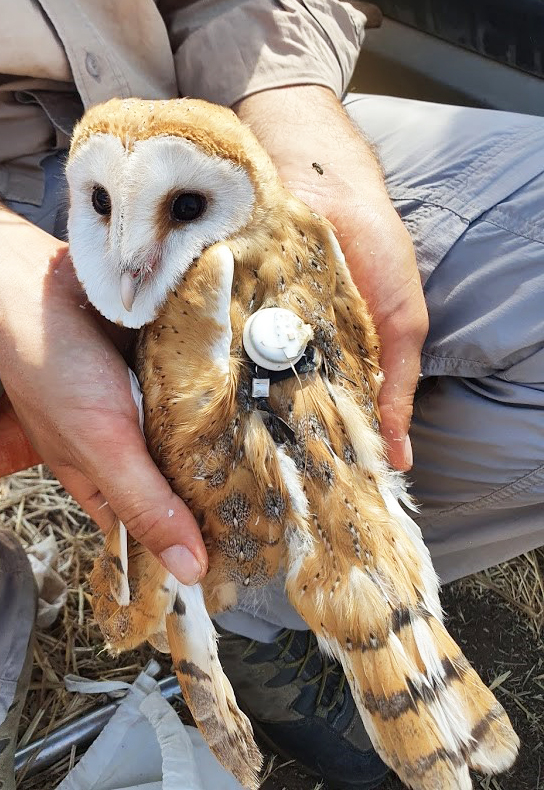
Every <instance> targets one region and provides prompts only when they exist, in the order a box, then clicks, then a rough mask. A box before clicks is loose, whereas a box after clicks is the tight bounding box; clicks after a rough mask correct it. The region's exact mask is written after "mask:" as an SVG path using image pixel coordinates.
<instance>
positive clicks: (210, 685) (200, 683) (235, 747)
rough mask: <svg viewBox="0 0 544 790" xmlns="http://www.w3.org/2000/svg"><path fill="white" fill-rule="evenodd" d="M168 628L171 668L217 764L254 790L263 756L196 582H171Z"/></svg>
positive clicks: (167, 618) (250, 789)
mask: <svg viewBox="0 0 544 790" xmlns="http://www.w3.org/2000/svg"><path fill="white" fill-rule="evenodd" d="M166 630H167V634H168V641H169V644H170V652H171V654H172V660H173V663H174V669H175V671H176V675H177V678H178V681H179V684H180V686H181V689H182V691H183V696H184V698H185V701H186V702H187V705H188V706H189V709H190V711H191V713H192V715H193V718H194V720H195V723H196V724H197V726H198V728H199V730H200V731H201V732H202V734H203V736H204V738H205V740H206V742H207V743H208V745H209V747H210V749H211V750H212V751H213V753H214V754H215V756H216V757H217V759H218V760H219V762H220V763H221V764H222V765H223V766H224V767H225V768H226V769H227V770H229V771H231V773H232V774H234V776H235V777H236V778H237V779H238V781H239V782H240V783H241V784H242V785H243V786H244V787H246V788H248V789H249V790H257V787H258V774H259V771H260V770H261V766H262V756H261V753H260V751H259V749H258V748H257V746H256V744H255V741H254V738H253V731H252V728H251V724H250V722H249V720H248V718H247V717H246V716H245V714H244V713H242V712H241V711H240V709H239V708H238V705H237V702H236V698H235V696H234V692H233V690H232V686H231V684H230V682H229V680H228V678H227V677H226V675H225V674H224V672H223V669H222V667H221V664H220V661H219V656H218V653H217V635H216V632H215V628H214V626H213V623H212V621H211V620H210V617H209V615H208V612H207V610H206V607H205V605H204V597H203V594H202V588H201V587H200V585H195V586H194V587H186V586H184V585H181V584H179V583H175V586H174V587H173V594H172V599H171V604H170V606H169V611H168V610H167V615H166Z"/></svg>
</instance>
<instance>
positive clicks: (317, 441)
mask: <svg viewBox="0 0 544 790" xmlns="http://www.w3.org/2000/svg"><path fill="white" fill-rule="evenodd" d="M67 177H68V182H69V190H70V212H69V241H70V251H71V255H72V259H73V263H74V267H75V270H76V273H77V276H78V278H79V280H80V282H81V283H82V285H83V287H84V288H85V290H86V292H87V295H88V297H89V300H90V301H91V302H92V303H93V305H94V306H95V307H96V308H97V309H98V310H99V311H100V312H101V313H102V314H103V315H104V316H105V317H106V318H108V319H110V320H111V321H116V322H118V323H120V324H122V325H124V326H127V327H134V328H141V332H140V336H139V346H138V353H137V365H136V372H137V376H138V379H139V382H140V385H141V388H142V392H143V399H144V412H145V436H146V440H147V443H148V446H149V450H150V452H151V454H152V455H153V457H154V459H155V461H156V463H157V464H158V466H159V468H160V469H161V471H162V472H163V474H164V475H165V477H166V478H167V479H168V480H169V482H170V483H171V485H172V488H173V489H174V491H176V493H177V494H179V495H180V496H181V497H183V499H184V500H185V501H186V502H187V503H188V505H189V506H190V508H191V509H192V511H193V513H194V515H195V517H196V519H197V520H198V522H199V524H200V525H201V528H202V532H203V536H204V539H205V542H206V545H207V549H208V553H209V572H208V574H207V576H206V577H205V579H204V580H203V581H202V583H201V584H200V585H196V586H194V587H185V586H183V585H181V584H180V583H178V582H177V581H176V580H175V579H174V578H173V577H172V576H171V575H170V574H169V573H168V572H167V571H166V570H165V568H164V567H163V566H162V565H161V563H160V562H159V561H158V560H157V559H156V558H155V557H153V556H152V555H151V554H150V553H149V552H148V551H147V550H145V549H144V548H143V547H142V546H141V545H139V544H137V543H136V542H135V541H133V540H132V539H130V537H128V536H127V533H126V530H125V529H124V527H123V525H122V524H120V525H119V526H118V528H116V529H115V530H112V531H111V532H110V533H109V535H108V537H107V539H106V544H105V548H104V552H103V554H102V556H101V557H100V558H99V559H98V560H97V562H96V564H95V568H94V571H93V575H92V579H91V585H92V588H93V592H94V610H95V615H96V617H97V620H98V621H99V623H100V625H101V627H102V630H103V632H104V634H105V636H106V638H107V640H108V642H109V644H110V645H111V646H112V648H114V649H117V650H122V649H126V648H130V647H133V646H135V645H137V644H139V643H141V642H142V641H144V640H148V641H149V642H150V643H151V644H153V645H155V646H156V647H158V648H159V649H161V650H165V651H168V650H169V651H170V652H171V654H172V657H173V662H174V667H175V670H176V672H177V675H178V678H179V682H180V684H181V687H182V689H183V692H184V696H185V698H186V701H187V703H188V705H189V707H190V709H191V711H192V713H193V716H194V719H195V722H196V723H197V725H198V726H199V727H200V729H201V731H202V732H203V734H204V736H205V738H206V739H207V740H208V743H209V744H210V746H211V748H212V749H213V751H214V752H215V754H216V756H217V757H218V759H219V760H220V761H221V762H222V763H223V765H225V766H226V767H227V768H228V769H230V770H231V771H232V772H233V773H234V775H235V776H236V777H237V778H238V779H239V780H240V782H241V783H242V784H243V785H244V786H246V787H248V788H255V787H256V786H257V774H258V771H259V768H260V765H261V757H260V753H259V750H258V748H257V746H256V745H255V742H254V740H253V735H252V731H251V726H250V724H249V721H248V720H247V718H246V717H245V715H244V714H243V713H242V712H241V711H240V710H239V708H238V706H237V703H236V699H235V696H234V693H233V690H232V688H231V686H230V683H229V681H228V679H227V678H226V676H225V675H224V673H223V671H222V668H221V665H220V662H219V658H218V653H217V646H216V635H215V631H214V627H213V624H212V621H211V619H210V616H213V615H214V614H216V613H218V612H221V611H224V610H225V609H228V608H229V607H234V606H235V605H236V602H237V598H238V595H239V593H240V591H244V589H245V588H252V587H257V588H258V587H260V586H262V585H264V584H266V583H267V582H268V581H269V580H270V579H271V578H273V577H275V576H276V574H278V573H280V572H281V573H283V574H284V575H285V588H286V592H287V595H288V597H289V600H290V601H291V603H292V604H293V606H294V607H295V609H296V610H297V612H299V614H300V615H301V616H302V617H303V618H304V620H305V621H306V623H307V624H308V626H309V628H311V629H312V631H313V632H314V633H315V634H316V636H317V639H318V641H319V644H320V647H321V648H322V650H324V651H326V652H327V653H328V654H330V655H332V656H334V657H335V658H336V659H337V660H338V661H339V662H340V664H341V665H342V667H343V669H344V672H345V674H346V677H347V679H348V682H349V684H350V687H351V690H352V693H353V696H354V699H355V701H356V704H357V707H358V710H359V712H360V715H361V717H362V720H363V723H364V725H365V727H366V729H367V731H368V734H369V736H370V738H371V740H372V743H373V744H374V747H375V748H376V750H377V752H378V753H379V755H380V756H381V757H382V759H383V760H384V761H385V762H386V763H387V764H388V765H390V766H391V767H392V768H393V769H394V770H395V771H396V772H397V774H398V775H399V776H400V778H401V779H402V780H403V781H404V782H405V784H406V785H408V787H411V788H413V789H414V790H437V788H440V790H467V788H470V787H472V783H471V779H470V776H469V768H474V769H477V770H480V771H483V772H484V773H495V772H498V771H503V770H505V769H506V768H508V767H509V766H510V765H511V764H512V763H513V761H514V759H515V756H516V753H517V749H518V739H517V736H516V735H515V733H514V732H513V730H512V727H511V724H510V722H509V719H508V717H507V715H506V713H505V711H504V710H503V708H502V707H501V705H500V704H499V703H498V702H497V701H496V699H495V698H494V696H493V694H492V693H491V692H490V691H489V690H488V689H487V688H486V687H485V686H484V684H483V683H482V681H481V680H480V678H479V677H478V675H477V674H476V672H475V671H474V670H473V669H472V667H471V666H470V665H469V663H468V662H467V660H466V659H465V658H464V656H463V654H462V652H461V650H460V649H459V647H458V646H457V645H456V644H455V642H454V641H453V640H452V638H451V637H450V636H449V635H448V633H447V631H446V629H445V627H444V625H443V619H442V610H441V606H440V602H439V596H438V581H437V577H436V575H435V573H434V570H433V567H432V564H431V560H430V556H429V553H428V551H427V549H426V547H425V545H424V543H423V540H422V536H421V532H420V530H419V528H418V526H417V525H416V523H415V522H414V521H413V520H412V519H411V518H410V516H409V515H408V514H407V512H408V511H407V507H409V506H410V501H409V498H408V497H407V495H406V493H405V489H404V486H403V481H402V479H401V476H400V475H398V474H396V473H394V472H392V471H391V470H390V469H389V468H388V466H387V462H386V456H385V453H384V448H383V446H382V442H381V440H380V436H379V412H378V406H377V396H378V392H379V386H380V380H381V374H380V369H379V342H378V337H377V335H376V332H375V329H374V327H373V325H372V321H371V318H370V315H369V313H368V310H367V307H366V305H365V302H364V301H363V299H362V298H361V296H360V295H359V293H358V291H357V289H356V288H355V286H354V284H353V282H352V279H351V276H350V273H349V270H348V268H347V266H346V262H345V259H344V256H343V254H342V251H341V249H340V245H339V243H338V241H337V239H336V237H335V234H334V229H333V227H332V226H331V225H330V224H329V223H328V222H327V221H326V220H324V219H322V218H321V217H319V216H317V215H316V214H314V213H312V212H311V211H310V209H309V208H308V207H307V206H306V205H304V204H303V203H301V202H300V201H299V200H297V199H296V198H295V197H293V196H292V195H291V194H289V192H288V191H286V189H285V188H284V187H283V186H282V184H281V182H280V180H279V177H278V175H277V172H276V171H275V169H274V166H273V164H272V162H271V160H270V159H269V158H268V156H267V155H266V153H265V152H264V151H263V150H262V149H261V147H260V146H259V144H258V142H257V140H256V139H255V137H254V136H253V135H252V133H251V132H250V130H249V129H248V128H246V127H245V126H244V125H243V124H241V123H240V122H239V121H238V119H237V118H236V116H235V115H234V113H232V112H231V111H230V110H227V109H225V108H220V107H216V106H213V105H210V104H207V103H205V102H201V101H193V100H172V101H159V102H149V101H142V100H139V99H134V100H128V101H123V100H112V101H110V102H108V103H106V104H104V105H101V106H97V107H94V108H92V109H91V110H89V111H88V112H87V114H86V115H85V116H84V117H83V119H82V121H81V122H80V123H79V125H78V126H77V127H76V129H75V131H74V135H73V139H72V144H71V149H70V155H69V161H68V165H67ZM401 503H402V504H403V505H404V506H405V507H402V506H401Z"/></svg>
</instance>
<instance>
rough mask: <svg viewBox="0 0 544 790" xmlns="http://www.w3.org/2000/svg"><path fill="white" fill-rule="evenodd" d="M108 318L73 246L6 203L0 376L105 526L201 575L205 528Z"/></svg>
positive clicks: (43, 447) (53, 461)
mask: <svg viewBox="0 0 544 790" xmlns="http://www.w3.org/2000/svg"><path fill="white" fill-rule="evenodd" d="M104 324H105V322H103V321H101V319H100V318H99V317H98V316H97V314H96V313H95V312H94V310H93V309H92V308H91V307H90V306H89V305H88V303H86V299H85V297H84V295H83V293H82V291H81V289H80V287H79V285H78V283H77V280H76V278H75V276H74V273H73V269H72V265H71V261H70V258H69V256H68V248H67V245H66V244H63V243H62V242H59V241H58V240H57V239H54V238H53V237H51V236H49V235H48V234H47V233H44V232H43V231H41V230H39V229H38V228H36V227H34V226H33V225H31V224H30V223H28V222H26V221H25V220H24V219H22V218H21V217H18V216H17V215H16V214H13V213H11V212H9V211H8V210H7V209H3V208H2V207H0V348H1V349H2V352H1V354H0V379H1V380H2V383H3V384H4V387H5V389H6V392H7V394H8V396H9V398H10V400H11V402H12V404H13V406H14V408H15V411H16V413H17V416H18V418H19V420H20V421H21V423H22V425H23V427H24V428H25V431H26V433H27V434H28V436H29V437H30V439H31V441H32V443H33V445H34V447H35V448H36V450H37V451H38V453H39V454H40V456H41V457H42V458H43V460H44V461H45V462H46V463H47V464H48V466H49V467H50V468H51V469H52V471H53V472H54V473H55V475H56V476H57V477H58V479H59V480H60V481H61V483H62V484H63V485H64V486H65V488H66V490H67V491H69V493H70V494H72V496H73V497H74V498H75V499H76V500H77V501H78V502H79V504H80V505H81V506H82V507H83V509H84V510H85V511H86V512H87V513H88V514H89V515H90V516H91V517H92V518H93V519H94V520H95V521H96V522H97V524H98V525H99V526H100V527H101V528H102V529H103V531H104V532H108V531H109V530H110V529H111V528H112V526H113V525H114V523H115V521H116V518H119V519H120V520H121V521H122V522H123V523H124V524H125V526H126V527H127V529H128V530H129V532H130V533H131V535H132V536H133V537H134V538H135V539H136V540H138V541H139V542H140V543H142V544H143V545H144V546H146V547H147V548H148V549H149V550H150V551H152V552H153V554H156V555H157V556H158V557H159V559H161V561H162V562H163V564H164V565H165V566H166V567H167V568H168V570H170V571H171V572H172V573H173V574H174V575H175V576H176V577H177V578H178V579H179V580H180V581H182V582H184V583H186V584H193V583H195V582H196V581H197V580H198V579H199V578H200V577H201V576H202V575H203V574H204V573H205V571H206V567H207V557H206V550H205V548H204V544H203V541H202V537H201V534H200V530H199V528H198V526H197V524H196V522H195V520H194V518H193V516H192V515H191V513H190V512H189V510H188V508H187V507H186V505H185V504H184V502H183V501H182V500H181V499H180V498H179V497H178V496H176V495H175V494H174V493H173V491H172V490H171V489H170V486H169V485H168V483H167V482H166V480H165V479H164V477H163V476H162V475H161V474H160V472H159V470H158V469H157V467H156V466H155V464H154V463H153V461H152V459H151V457H150V456H149V454H148V452H147V449H146V446H145V441H144V438H143V436H142V434H141V432H140V429H139V425H138V414H137V410H136V407H135V405H134V403H133V400H132V397H131V392H130V383H129V377H128V371H127V366H126V363H125V362H124V360H123V357H122V356H121V354H120V353H119V352H118V350H117V348H116V346H115V345H114V343H113V342H112V340H111V339H110V337H108V336H107V335H106V333H105V331H104V328H103V327H104ZM113 329H114V330H115V328H113Z"/></svg>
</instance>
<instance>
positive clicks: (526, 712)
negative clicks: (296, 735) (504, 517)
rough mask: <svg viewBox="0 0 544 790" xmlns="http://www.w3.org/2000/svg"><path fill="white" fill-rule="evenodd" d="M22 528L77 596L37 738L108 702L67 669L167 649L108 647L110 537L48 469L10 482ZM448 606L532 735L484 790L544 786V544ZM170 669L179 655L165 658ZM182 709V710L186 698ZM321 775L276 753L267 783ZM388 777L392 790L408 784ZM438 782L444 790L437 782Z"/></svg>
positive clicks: (46, 689) (3, 515) (10, 520)
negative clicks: (104, 560)
mask: <svg viewBox="0 0 544 790" xmlns="http://www.w3.org/2000/svg"><path fill="white" fill-rule="evenodd" d="M3 527H4V528H9V529H13V530H15V532H16V533H17V534H18V535H19V537H20V538H21V540H22V542H23V543H24V544H26V545H29V544H32V543H36V542H38V541H39V540H41V539H42V538H44V537H46V536H47V535H49V534H50V533H52V534H54V535H55V538H56V540H57V544H58V548H59V562H58V567H59V572H60V574H61V576H62V577H63V578H64V579H65V581H66V583H67V585H68V600H67V603H66V606H65V607H64V608H63V611H62V612H61V614H60V616H59V618H58V619H57V622H56V623H55V624H54V625H53V626H52V627H50V628H48V629H46V630H43V631H39V632H38V634H37V643H36V647H35V651H34V662H35V667H34V673H33V678H32V684H31V689H30V692H29V695H28V698H27V704H26V707H25V711H24V715H23V719H22V723H21V730H20V739H21V743H22V744H23V745H24V744H27V743H29V742H31V741H33V740H35V739H36V738H38V737H40V736H43V735H44V734H46V733H48V732H50V731H51V730H52V729H54V728H55V727H58V726H59V725H61V724H63V723H66V722H67V721H69V720H71V719H73V718H74V717H75V716H77V715H80V714H81V713H82V712H84V711H86V710H88V709H90V708H92V707H94V706H96V705H97V703H98V702H100V700H97V699H96V698H95V699H88V698H86V697H82V696H79V695H73V694H69V693H68V692H66V691H65V690H64V684H63V677H64V675H65V674H66V673H74V674H80V675H82V676H84V677H87V678H92V679H95V678H96V679H106V678H107V679H112V678H115V679H119V680H121V679H122V680H128V681H132V680H133V679H134V678H135V677H136V675H137V674H138V672H139V671H140V670H141V668H142V667H143V666H144V665H145V663H146V662H147V660H148V659H149V658H150V657H151V656H152V655H153V656H154V657H157V654H156V653H155V652H153V651H151V649H150V648H147V647H146V648H141V649H140V650H138V651H134V652H132V653H129V654H125V655H123V656H122V657H121V658H119V659H112V658H111V657H110V656H109V655H108V654H107V653H105V652H104V650H103V640H102V638H101V635H100V633H99V631H98V629H97V627H96V625H95V624H94V623H93V621H92V612H91V608H90V604H89V599H88V588H87V579H88V574H89V571H90V568H91V565H92V561H93V559H94V557H95V556H96V554H97V552H98V550H99V545H100V537H99V536H98V534H97V530H96V527H95V526H94V525H93V524H92V522H90V520H89V519H88V518H87V517H86V516H85V515H84V514H83V513H82V512H81V511H80V510H79V508H78V507H77V505H75V503H74V502H73V501H72V500H71V499H70V498H69V497H68V496H67V495H66V494H65V492H64V491H63V490H62V488H61V486H60V484H59V483H58V482H57V481H56V480H54V479H53V478H52V477H51V476H50V475H49V474H48V472H47V470H45V469H44V468H42V467H36V469H34V470H31V471H28V472H25V473H20V474H19V475H14V476H12V477H9V478H4V479H3V480H0V528H3ZM443 605H444V609H445V611H446V614H447V618H448V624H449V628H450V631H451V633H452V635H453V636H454V637H455V638H456V639H457V641H458V642H459V644H460V645H461V646H462V648H463V650H464V652H465V654H466V656H467V658H469V659H470V660H471V661H472V662H473V664H474V665H475V667H476V669H477V670H478V671H479V672H480V674H481V675H482V677H483V678H484V680H485V681H486V682H487V683H488V684H489V685H491V686H492V687H493V689H494V691H495V694H496V695H497V697H498V698H499V700H500V701H501V702H502V704H503V705H504V707H505V708H506V710H507V711H508V713H509V715H510V717H511V718H512V721H513V723H514V726H515V728H516V730H517V732H518V734H519V736H520V740H521V743H522V748H521V753H520V756H519V759H518V761H517V763H516V765H515V767H514V768H513V769H512V771H511V772H510V773H509V774H508V775H503V776H500V777H498V778H489V777H487V778H485V779H484V778H481V777H476V776H475V777H474V779H475V781H474V784H475V787H477V788H478V787H481V788H484V790H544V696H543V695H544V639H543V633H542V626H543V624H544V551H542V550H540V551H538V552H532V553H531V554H530V555H526V556H525V557H523V558H520V559H517V560H514V561H512V562H511V563H506V564H504V565H502V566H497V567H496V568H494V569H491V570H490V571H488V572H486V573H485V574H479V575H478V576H475V577H468V578H466V579H463V580H461V581H460V582H455V583H454V584H452V585H449V586H448V587H447V588H445V590H444V592H443ZM162 667H163V672H164V674H165V675H166V674H169V673H170V666H169V662H168V660H167V659H166V658H163V659H162ZM103 701H104V700H103ZM178 707H179V709H180V710H182V706H181V703H178ZM77 758H78V753H77V752H76V750H75V749H73V750H72V752H71V753H70V754H68V755H66V756H65V757H63V758H62V759H61V760H59V761H58V762H57V763H56V764H55V765H53V766H51V767H49V768H48V769H46V770H44V771H42V772H41V773H38V774H36V775H34V776H30V775H28V774H27V772H25V771H24V770H23V771H22V772H20V774H19V776H18V785H17V786H18V788H19V790H53V788H54V787H56V785H57V784H58V782H59V781H60V779H61V778H63V777H64V776H65V774H66V772H67V769H68V768H69V767H70V766H71V765H73V764H74V762H75V761H76V760H77ZM318 786H319V784H318V782H317V781H316V780H315V778H311V777H308V776H306V775H305V774H304V773H303V772H302V771H301V770H299V769H298V768H297V766H296V765H295V764H293V763H289V764H284V765H282V760H281V759H279V758H272V757H271V756H269V759H268V765H267V769H266V770H265V772H264V776H263V784H262V788H263V790H317V787H318ZM402 787H403V785H402V784H401V783H400V782H399V781H398V780H396V779H394V778H390V779H388V780H387V781H386V782H385V784H384V785H382V788H383V790H402ZM436 790H440V788H437V789H436Z"/></svg>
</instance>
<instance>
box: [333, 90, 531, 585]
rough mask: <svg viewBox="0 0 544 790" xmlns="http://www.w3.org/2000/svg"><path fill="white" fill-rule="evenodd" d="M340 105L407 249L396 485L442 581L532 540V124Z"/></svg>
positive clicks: (422, 108)
mask: <svg viewBox="0 0 544 790" xmlns="http://www.w3.org/2000/svg"><path fill="white" fill-rule="evenodd" d="M347 106H348V112H350V114H351V115H352V117H353V119H354V120H355V121H356V122H357V123H358V124H359V125H360V126H361V128H363V129H364V131H365V133H366V134H367V135H368V136H369V137H370V139H372V140H373V141H374V142H375V143H376V145H377V147H378V150H379V152H380V155H381V157H382V159H383V163H384V167H385V171H386V174H387V180H388V187H389V189H390V193H391V196H392V198H393V200H394V202H395V204H396V206H397V208H398V210H399V211H400V213H401V215H402V216H403V219H404V221H405V222H406V223H407V225H408V227H409V229H410V231H411V233H412V237H413V239H414V244H415V246H416V251H417V253H418V258H419V265H420V268H421V273H422V279H423V282H424V290H425V298H426V302H427V306H428V310H429V320H430V330H429V335H428V337H427V340H426V342H425V345H424V349H423V355H422V375H423V379H422V382H421V385H420V388H419V391H418V394H417V396H416V402H415V406H414V417H413V422H412V427H411V431H410V435H411V438H412V444H413V448H414V468H413V471H412V473H411V474H410V475H409V477H410V478H411V479H412V480H413V487H412V493H413V494H414V496H415V498H416V500H417V501H418V502H419V503H420V504H421V513H420V515H419V517H416V520H417V521H418V522H419V524H420V525H421V527H422V530H423V532H424V535H425V539H426V542H427V545H428V546H429V548H430V550H431V553H432V555H433V560H434V563H435V567H436V568H437V570H438V572H439V574H440V575H441V577H442V578H443V579H444V580H445V581H448V580H450V579H454V578H458V577H460V576H463V575H465V574H468V573H471V572H474V571H477V570H481V569H482V568H484V567H489V566H490V565H493V564H495V563H497V562H500V561H502V560H505V559H509V558H510V557H512V556H515V555H517V554H520V553H522V552H524V551H528V550H529V549H532V548H535V547H536V546H539V545H542V544H544V518H543V516H542V503H543V502H544V265H543V263H544V222H543V221H544V160H543V159H542V154H541V152H542V150H543V147H544V119H541V118H538V117H531V116H523V115H513V114H509V113H499V112H492V111H489V110H466V109H462V108H453V107H440V106H438V105H429V104H423V103H419V102H406V101H402V100H396V99H388V98H379V97H362V98H352V97H350V98H349V99H348V102H347Z"/></svg>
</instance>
